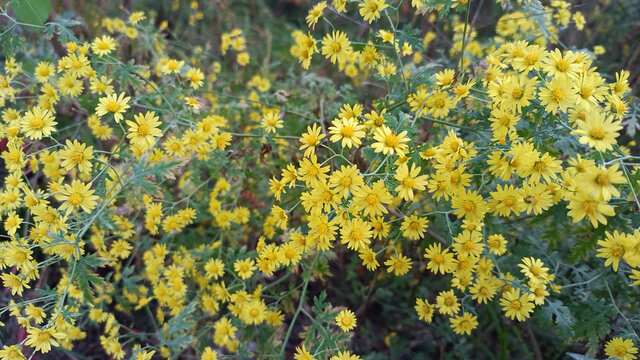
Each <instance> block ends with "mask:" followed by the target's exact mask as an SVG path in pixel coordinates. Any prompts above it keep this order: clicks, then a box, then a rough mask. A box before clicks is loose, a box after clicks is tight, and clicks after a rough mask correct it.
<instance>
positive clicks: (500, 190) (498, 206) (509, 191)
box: [489, 184, 524, 217]
mask: <svg viewBox="0 0 640 360" xmlns="http://www.w3.org/2000/svg"><path fill="white" fill-rule="evenodd" d="M490 194H491V199H489V207H490V208H492V209H493V214H494V215H495V214H499V215H500V216H503V217H508V216H509V215H511V213H512V212H513V213H514V214H515V215H516V216H517V215H519V214H520V212H522V211H523V210H524V199H523V197H522V194H521V193H520V191H518V189H515V188H514V187H513V185H504V186H502V185H500V184H498V185H496V191H492V192H491V193H490Z"/></svg>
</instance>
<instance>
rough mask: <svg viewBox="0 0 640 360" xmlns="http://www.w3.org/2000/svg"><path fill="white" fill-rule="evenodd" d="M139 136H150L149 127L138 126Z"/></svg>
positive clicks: (144, 125)
mask: <svg viewBox="0 0 640 360" xmlns="http://www.w3.org/2000/svg"><path fill="white" fill-rule="evenodd" d="M138 135H140V136H147V135H149V126H147V125H146V124H140V125H138Z"/></svg>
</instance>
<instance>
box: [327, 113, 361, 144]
mask: <svg viewBox="0 0 640 360" xmlns="http://www.w3.org/2000/svg"><path fill="white" fill-rule="evenodd" d="M332 124H333V126H331V127H329V133H330V134H333V135H332V136H331V138H330V139H329V140H331V141H332V142H334V143H335V142H338V141H342V147H348V148H351V147H352V146H353V147H356V148H358V147H360V144H362V142H361V140H360V139H362V138H363V137H364V136H365V132H364V125H362V124H360V123H359V122H358V119H356V118H353V117H351V118H346V117H343V118H340V119H335V120H333V122H332Z"/></svg>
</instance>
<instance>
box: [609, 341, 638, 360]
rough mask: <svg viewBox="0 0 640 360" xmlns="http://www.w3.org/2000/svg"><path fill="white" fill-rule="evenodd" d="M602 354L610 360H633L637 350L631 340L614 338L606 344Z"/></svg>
mask: <svg viewBox="0 0 640 360" xmlns="http://www.w3.org/2000/svg"><path fill="white" fill-rule="evenodd" d="M604 352H605V353H606V354H607V356H608V357H610V358H612V359H619V360H635V359H636V354H637V353H638V349H637V348H636V347H635V346H633V340H631V339H623V338H620V337H615V338H613V339H611V340H609V341H608V342H607V344H606V345H605V347H604Z"/></svg>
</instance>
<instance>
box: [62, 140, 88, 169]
mask: <svg viewBox="0 0 640 360" xmlns="http://www.w3.org/2000/svg"><path fill="white" fill-rule="evenodd" d="M60 158H62V164H61V165H62V167H64V168H65V170H71V169H73V168H74V167H75V166H77V167H78V170H80V172H82V173H89V172H91V167H92V166H93V165H92V164H91V161H90V160H91V159H93V146H87V145H86V144H85V143H80V142H78V140H75V139H74V140H73V142H71V141H69V139H67V147H66V148H64V149H62V150H60Z"/></svg>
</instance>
